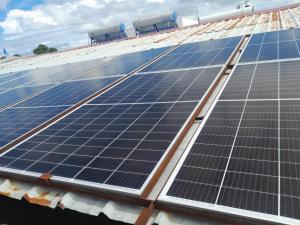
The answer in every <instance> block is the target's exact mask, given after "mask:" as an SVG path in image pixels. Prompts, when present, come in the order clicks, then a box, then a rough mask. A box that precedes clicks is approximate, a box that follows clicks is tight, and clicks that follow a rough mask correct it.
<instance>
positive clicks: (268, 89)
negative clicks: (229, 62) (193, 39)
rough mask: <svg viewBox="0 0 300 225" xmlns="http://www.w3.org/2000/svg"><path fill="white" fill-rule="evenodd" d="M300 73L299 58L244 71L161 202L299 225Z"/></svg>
mask: <svg viewBox="0 0 300 225" xmlns="http://www.w3.org/2000/svg"><path fill="white" fill-rule="evenodd" d="M273 35H274V34H273V33H272V35H270V37H269V38H270V39H271V36H273ZM281 37H282V38H289V37H290V36H289V34H288V33H285V34H284V35H282V36H281ZM282 43H284V42H282ZM299 69H300V62H299V60H294V59H293V60H289V61H276V62H264V63H260V62H259V63H258V62H256V63H253V64H240V65H237V66H236V67H235V69H234V71H233V73H232V74H231V75H230V79H229V80H228V82H227V83H226V85H225V86H224V88H223V90H222V91H221V93H220V95H219V97H218V99H217V100H216V101H215V103H214V104H213V106H212V108H211V110H210V112H209V113H208V115H207V117H206V118H205V119H204V121H203V123H202V126H201V127H200V128H199V130H198V131H197V135H196V137H195V139H194V142H193V143H191V144H190V146H189V147H188V149H187V150H186V152H185V155H184V157H183V158H182V159H181V161H180V162H179V163H178V166H177V168H175V170H174V171H175V172H174V173H173V174H172V175H171V177H172V178H171V179H170V180H169V181H168V183H167V185H166V187H165V188H164V190H163V191H162V194H161V197H160V198H159V199H160V200H161V201H166V202H169V203H173V204H176V205H178V204H179V205H181V206H186V207H196V208H199V209H209V210H213V211H218V212H223V213H229V214H235V215H240V216H246V217H252V218H257V219H262V220H267V221H272V222H280V223H286V224H299V220H300V214H299V213H298V212H299V210H300V192H299V189H298V187H299V183H300V176H299V175H298V174H297V172H296V171H298V169H299V166H298V165H299V163H300V159H299V157H298V151H299V148H300V135H299V134H298V133H299V132H298V130H299V129H300V124H299V121H300V113H299V110H300V100H299V98H300V94H299V89H300V78H299Z"/></svg>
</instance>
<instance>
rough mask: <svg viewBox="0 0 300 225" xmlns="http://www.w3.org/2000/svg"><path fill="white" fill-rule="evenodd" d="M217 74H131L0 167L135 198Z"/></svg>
mask: <svg viewBox="0 0 300 225" xmlns="http://www.w3.org/2000/svg"><path fill="white" fill-rule="evenodd" d="M220 70H221V68H220V67H216V68H206V69H195V70H191V71H177V72H172V73H170V72H165V73H156V74H138V75H134V76H132V77H130V78H128V79H126V80H125V81H123V82H122V83H121V84H119V85H117V86H116V87H114V88H112V89H110V90H109V91H107V92H106V93H104V94H103V95H100V96H99V97H97V98H96V99H95V100H93V101H91V102H90V103H89V104H86V105H84V106H82V107H81V108H79V109H78V110H76V111H74V112H73V113H71V114H69V115H67V116H66V117H64V118H63V119H61V120H59V121H58V122H56V123H54V124H53V125H51V126H49V127H48V128H46V129H44V130H43V131H41V132H39V133H38V134H36V135H34V136H33V137H32V138H30V139H28V140H27V141H26V142H23V143H21V144H20V145H18V146H16V147H15V148H14V149H12V150H11V151H9V152H7V153H5V154H4V155H2V156H1V157H0V162H1V166H2V167H5V169H4V170H18V171H20V170H22V171H24V172H25V173H34V174H36V175H41V174H43V173H47V172H49V173H51V174H52V175H54V177H53V178H51V179H54V180H61V181H64V182H70V183H79V184H81V185H87V186H94V187H98V188H106V189H110V190H116V191H119V192H120V191H121V192H122V191H124V192H127V193H132V194H140V193H141V191H142V189H143V187H145V185H146V184H147V182H148V181H149V179H150V178H151V174H153V172H154V171H155V170H156V168H157V167H158V165H159V164H160V162H161V160H162V159H163V158H164V156H165V154H167V152H168V150H169V149H170V147H171V146H172V143H174V140H175V138H176V136H177V135H178V132H179V131H180V130H181V129H182V127H183V125H184V124H185V123H186V121H187V119H188V118H189V117H190V115H191V112H193V110H194V109H195V107H196V105H197V104H199V100H200V99H201V98H202V97H203V96H204V94H205V92H206V91H207V89H208V88H209V87H210V85H211V83H212V82H213V80H215V79H216V77H217V75H218V74H219V72H220ZM196 90H197V91H196Z"/></svg>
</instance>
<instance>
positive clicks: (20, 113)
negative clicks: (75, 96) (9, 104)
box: [0, 107, 67, 147]
mask: <svg viewBox="0 0 300 225" xmlns="http://www.w3.org/2000/svg"><path fill="white" fill-rule="evenodd" d="M66 108H67V107H42V108H9V109H6V110H4V111H2V112H0V147H3V146H4V145H6V144H8V143H9V142H11V141H13V140H14V139H16V138H17V137H19V136H21V135H23V134H25V133H26V132H28V131H30V130H31V129H33V128H35V127H36V126H38V125H40V124H42V123H44V122H46V121H47V120H49V119H51V118H52V117H54V116H56V115H57V114H59V113H61V112H62V111H64V110H65V109H66Z"/></svg>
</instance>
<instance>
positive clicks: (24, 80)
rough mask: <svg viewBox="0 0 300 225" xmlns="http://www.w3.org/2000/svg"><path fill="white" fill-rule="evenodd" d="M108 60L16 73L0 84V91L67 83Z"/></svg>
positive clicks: (95, 60)
mask: <svg viewBox="0 0 300 225" xmlns="http://www.w3.org/2000/svg"><path fill="white" fill-rule="evenodd" d="M108 60H109V58H104V59H94V60H89V61H83V62H79V63H69V64H63V65H58V66H52V67H46V68H41V69H34V70H28V71H23V72H18V73H16V74H15V75H13V77H14V79H7V80H6V81H4V82H0V89H11V88H16V87H22V86H40V85H48V84H54V83H60V82H64V81H68V80H71V79H73V78H75V77H78V75H80V74H82V73H84V72H87V71H89V70H91V69H93V68H95V67H97V66H99V65H101V64H103V63H104V62H106V61H108ZM99 78H100V76H99ZM3 79H4V78H3ZM0 81H1V79H0Z"/></svg>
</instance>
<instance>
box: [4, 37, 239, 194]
mask: <svg viewBox="0 0 300 225" xmlns="http://www.w3.org/2000/svg"><path fill="white" fill-rule="evenodd" d="M243 40H244V38H241V40H240V42H239V44H238V45H237V46H236V48H235V50H234V51H233V53H232V55H231V56H230V57H229V58H228V60H227V62H226V64H225V65H224V66H223V67H222V69H220V71H219V73H218V74H217V76H216V77H215V79H214V81H213V82H212V83H211V84H210V86H209V88H208V89H207V90H206V92H205V94H204V95H203V96H202V98H201V100H200V101H199V102H198V104H197V105H196V106H195V108H194V110H193V112H192V113H191V115H190V116H189V118H188V119H187V120H186V121H185V123H184V124H183V126H182V127H181V129H180V131H179V132H178V133H177V135H176V136H175V138H174V139H173V141H172V142H171V144H170V145H169V147H168V149H167V150H166V151H165V153H164V154H163V156H162V157H161V159H160V160H159V161H158V163H157V164H156V166H155V167H154V169H153V170H152V172H151V173H150V175H149V176H148V178H147V180H146V181H145V182H144V184H143V185H142V187H141V188H140V189H138V190H137V189H131V188H125V187H117V186H113V185H108V184H97V183H93V182H88V181H80V180H75V179H70V178H64V177H59V176H51V177H50V179H49V180H48V181H47V182H48V183H51V184H53V185H54V186H55V185H56V184H57V185H58V186H61V185H64V186H67V185H70V184H71V185H74V186H75V187H79V188H84V189H92V190H100V191H104V192H109V193H111V192H112V193H118V194H122V195H125V196H135V197H139V196H141V195H142V194H143V192H144V190H145V189H146V188H147V187H148V185H150V183H151V181H152V179H153V177H154V176H155V174H156V173H157V172H159V169H160V167H161V166H162V164H163V161H164V160H166V158H167V157H168V155H170V153H171V152H172V150H173V151H174V150H176V148H177V146H176V142H177V141H178V138H179V137H181V136H183V137H184V135H185V134H184V131H185V130H186V129H187V128H188V125H189V124H190V123H193V121H194V119H195V117H196V116H197V113H198V112H199V109H201V106H202V107H203V105H204V104H205V102H206V100H207V99H208V98H209V93H211V92H212V91H213V89H214V87H215V86H216V85H217V84H218V83H219V81H220V80H221V78H222V75H223V74H224V72H225V71H226V69H227V65H228V64H229V63H230V62H231V61H232V59H233V56H234V55H235V53H236V52H237V50H238V49H239V47H240V45H241V43H242V41H243ZM214 67H215V66H214ZM179 71H180V70H179ZM129 77H131V76H127V77H126V78H125V79H124V80H126V79H128V78H129ZM114 86H115V85H113V86H112V87H110V88H108V89H107V90H105V91H103V92H102V93H101V94H103V93H105V92H106V91H109V90H110V89H111V88H113V87H114ZM98 96H99V95H97V96H95V97H93V98H91V99H90V100H89V101H87V102H86V103H84V104H82V105H81V106H80V107H78V108H76V109H74V110H72V111H71V112H68V113H67V114H65V115H64V116H62V117H61V118H59V119H58V120H56V121H55V122H57V121H59V120H61V119H63V118H65V117H66V116H67V115H69V114H71V113H72V112H73V111H75V110H77V109H79V108H81V107H83V106H84V105H86V104H88V103H89V102H91V101H92V100H93V99H95V98H96V97H98ZM55 122H53V123H51V124H49V125H47V126H46V127H44V128H43V129H41V130H39V131H38V132H37V133H35V134H38V133H40V132H42V131H43V130H45V129H47V128H48V127H50V126H51V125H53V124H54V123H55ZM33 136H34V135H31V136H30V137H28V138H26V139H25V140H23V141H22V142H20V143H18V145H20V144H22V143H23V142H25V141H27V140H28V139H30V138H31V137H33ZM179 142H180V141H179ZM18 145H15V146H14V147H17V146H18ZM11 149H13V148H11ZM8 151H9V150H8ZM5 153H7V151H5ZM3 154H4V153H2V154H1V155H0V156H2V155H3ZM20 172H21V173H20ZM0 174H4V175H5V174H8V175H9V176H13V177H17V178H19V177H21V178H25V179H26V180H27V179H28V180H32V181H39V180H41V179H40V178H41V176H42V175H43V174H41V173H35V172H25V171H20V170H15V169H9V168H0Z"/></svg>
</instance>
